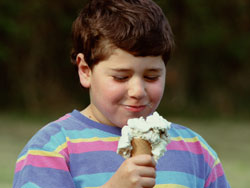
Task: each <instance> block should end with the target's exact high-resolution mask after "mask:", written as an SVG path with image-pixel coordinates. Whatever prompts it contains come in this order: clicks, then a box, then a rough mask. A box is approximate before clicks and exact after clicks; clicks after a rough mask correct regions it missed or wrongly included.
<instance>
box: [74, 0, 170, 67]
mask: <svg viewBox="0 0 250 188" xmlns="http://www.w3.org/2000/svg"><path fill="white" fill-rule="evenodd" d="M72 40H73V48H72V51H71V61H72V63H74V64H75V63H76V56H77V54H78V53H83V54H84V58H85V61H86V62H87V63H88V65H89V66H90V67H92V66H93V65H94V64H96V63H98V62H99V61H102V60H105V59H107V58H108V57H109V56H110V55H111V54H112V52H113V50H114V49H115V48H120V49H122V50H125V51H127V52H129V53H131V54H133V55H135V56H159V55H161V56H162V58H163V60H164V62H165V63H167V62H168V60H169V58H170V56H171V53H172V51H173V48H174V39H173V34H172V31H171V27H170V25H169V23H168V21H167V18H166V17H165V15H164V13H163V12H162V10H161V8H160V7H159V6H158V5H157V4H156V3H155V2H153V1H152V0H91V1H90V2H89V3H88V4H87V5H86V6H85V8H84V9H82V11H81V12H80V14H79V15H78V17H77V18H76V20H75V21H74V23H73V27H72Z"/></svg>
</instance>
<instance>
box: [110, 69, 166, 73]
mask: <svg viewBox="0 0 250 188" xmlns="http://www.w3.org/2000/svg"><path fill="white" fill-rule="evenodd" d="M111 70H112V71H116V72H130V71H131V69H126V68H117V69H116V68H111ZM146 72H162V69H161V68H151V69H146Z"/></svg>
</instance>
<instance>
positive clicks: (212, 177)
mask: <svg viewBox="0 0 250 188" xmlns="http://www.w3.org/2000/svg"><path fill="white" fill-rule="evenodd" d="M223 175H224V171H223V168H222V165H221V163H219V164H217V165H216V166H215V167H214V168H213V169H212V172H211V174H210V176H209V177H208V178H207V181H206V183H205V187H208V186H209V185H210V184H211V183H213V182H215V181H216V180H217V178H219V177H220V176H223Z"/></svg>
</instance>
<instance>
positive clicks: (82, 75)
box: [76, 53, 91, 88]
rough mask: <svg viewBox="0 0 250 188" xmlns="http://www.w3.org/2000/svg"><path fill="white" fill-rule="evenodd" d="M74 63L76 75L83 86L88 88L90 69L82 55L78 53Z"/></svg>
mask: <svg viewBox="0 0 250 188" xmlns="http://www.w3.org/2000/svg"><path fill="white" fill-rule="evenodd" d="M76 63H77V66H78V75H79V79H80V83H81V85H82V86H83V87H85V88H90V80H91V69H90V67H89V66H88V64H87V63H86V61H85V59H84V55H83V54H82V53H79V54H78V55H77V57H76Z"/></svg>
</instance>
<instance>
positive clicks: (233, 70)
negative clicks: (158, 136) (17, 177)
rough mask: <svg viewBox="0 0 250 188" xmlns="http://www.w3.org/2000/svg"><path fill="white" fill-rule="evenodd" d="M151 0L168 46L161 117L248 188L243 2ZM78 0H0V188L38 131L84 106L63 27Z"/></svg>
mask: <svg viewBox="0 0 250 188" xmlns="http://www.w3.org/2000/svg"><path fill="white" fill-rule="evenodd" d="M156 2H157V3H158V4H159V5H160V6H161V7H162V9H163V11H164V12H165V13H166V15H167V18H168V20H169V22H170V25H171V26H172V29H173V32H174V35H175V41H176V49H175V52H174V54H173V57H172V59H171V60H170V62H169V63H168V65H167V82H166V92H165V95H164V97H163V100H162V103H161V105H160V107H159V111H160V113H161V114H163V115H164V116H165V117H167V119H169V120H171V121H175V122H177V123H181V124H184V125H186V126H188V127H191V128H193V129H194V130H196V131H197V132H198V133H200V134H201V135H202V136H203V137H205V139H206V140H207V141H208V143H209V144H210V145H212V147H214V148H215V149H216V151H217V152H218V153H219V156H221V160H222V162H223V165H224V168H225V170H226V173H227V174H228V179H229V180H230V183H231V184H232V187H234V186H235V187H237V188H246V187H247V185H249V184H250V181H249V180H248V179H249V178H248V179H247V178H246V177H247V175H248V177H250V165H249V163H247V159H248V158H249V155H250V146H249V143H250V138H249V134H250V131H249V130H250V118H249V115H250V113H249V111H250V100H249V96H250V63H249V59H250V50H249V49H250V16H249V11H250V2H249V1H248V0H237V1H235V0H227V1H225V0H209V1H204V0H188V1H186V0H185V1H184V0H178V1H176V0H157V1H156ZM85 3H86V1H85V0H74V1H66V0H60V1H59V0H53V1H49V0H36V1H33V0H23V1H18V0H11V1H10V0H1V1H0V89H1V92H0V107H1V108H0V143H1V148H2V149H1V150H2V151H3V154H1V158H2V159H1V160H0V161H2V162H1V163H0V168H1V169H2V170H1V172H0V187H3V188H4V187H11V183H12V178H13V177H12V176H13V171H14V165H15V164H14V163H15V160H16V158H17V155H18V153H19V152H20V151H21V149H22V148H23V147H24V145H25V143H26V142H27V141H28V140H29V139H30V137H31V136H32V135H33V134H34V133H35V132H36V131H37V130H38V129H39V128H41V127H42V126H44V125H45V124H46V123H48V122H49V121H52V120H54V119H55V118H58V117H59V116H61V115H63V114H65V113H67V112H70V111H72V110H73V109H79V110H81V109H83V108H84V107H85V106H86V105H87V104H88V94H87V92H86V91H84V90H83V89H82V88H81V87H80V84H79V81H78V78H77V74H76V71H75V70H74V67H73V65H71V63H70V58H69V54H70V49H71V42H70V41H71V40H70V39H71V25H72V22H73V20H74V19H75V18H76V16H77V13H78V12H79V10H80V8H81V7H82V6H83V5H84V4H85ZM232 151H233V152H232ZM247 156H248V157H247ZM6 160H8V161H9V162H8V163H6V162H4V161H6ZM3 169H8V170H4V171H3ZM239 182H240V183H239ZM236 183H237V184H236ZM233 185H234V186H233Z"/></svg>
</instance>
